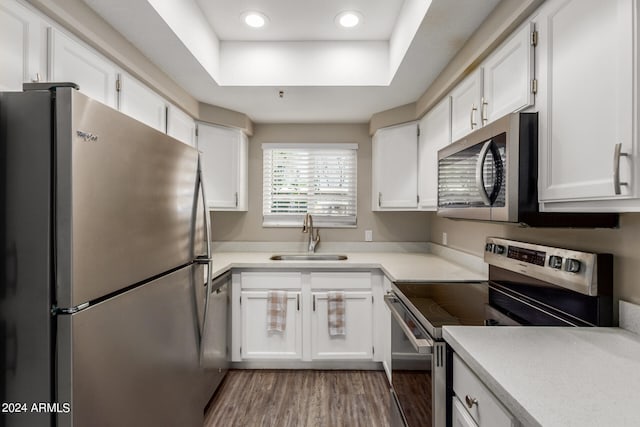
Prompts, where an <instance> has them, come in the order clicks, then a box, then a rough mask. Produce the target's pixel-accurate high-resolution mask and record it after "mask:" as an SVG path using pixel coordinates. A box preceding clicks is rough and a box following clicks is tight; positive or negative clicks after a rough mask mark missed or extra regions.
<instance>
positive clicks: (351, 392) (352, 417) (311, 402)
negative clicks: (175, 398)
mask: <svg viewBox="0 0 640 427" xmlns="http://www.w3.org/2000/svg"><path fill="white" fill-rule="evenodd" d="M389 399H390V396H389V386H388V383H387V378H386V375H385V373H384V372H383V371H308V370H305V371H274V370H232V371H229V373H228V374H227V376H226V378H225V380H224V382H223V383H222V384H221V386H220V388H219V389H218V392H217V393H216V395H215V396H214V398H213V400H212V401H211V403H210V404H209V407H208V408H207V412H206V414H205V422H204V427H220V426H225V427H226V426H261V427H267V426H273V427H275V426H277V427H280V426H283V427H284V426H292V427H299V426H300V427H302V426H309V427H325V426H326V427H341V426H344V427H347V426H348V427H357V426H363V427H365V426H366V427H373V426H381V427H382V426H388V425H389V402H390V400H389Z"/></svg>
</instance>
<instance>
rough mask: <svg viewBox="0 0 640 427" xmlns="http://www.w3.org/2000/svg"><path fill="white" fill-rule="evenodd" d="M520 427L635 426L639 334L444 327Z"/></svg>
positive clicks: (639, 418) (639, 413) (639, 416)
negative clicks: (521, 426) (522, 425)
mask: <svg viewBox="0 0 640 427" xmlns="http://www.w3.org/2000/svg"><path fill="white" fill-rule="evenodd" d="M443 336H444V339H445V340H446V341H447V343H449V345H451V347H453V349H454V351H455V352H456V353H458V355H459V356H460V357H461V358H462V360H464V361H465V362H466V363H467V365H469V367H470V368H471V369H472V370H473V371H474V372H475V373H476V375H478V377H479V378H480V379H481V380H482V381H483V382H484V383H485V385H487V387H488V388H489V389H490V390H491V391H492V392H493V393H494V394H495V396H496V397H497V398H498V399H499V400H500V401H501V402H502V403H503V404H504V405H505V406H506V407H507V409H509V411H511V413H513V415H515V416H516V417H517V418H518V419H519V420H520V421H521V422H522V423H523V424H524V425H525V426H545V427H553V426H562V427H568V426H580V427H588V426H594V427H596V426H597V427H603V426H607V427H608V426H616V427H622V426H640V400H639V396H640V336H638V335H636V334H633V333H631V332H628V331H626V330H624V329H619V328H561V327H557V328H556V327H530V326H529V327H520V326H515V327H510V326H498V327H467V326H445V327H444V329H443Z"/></svg>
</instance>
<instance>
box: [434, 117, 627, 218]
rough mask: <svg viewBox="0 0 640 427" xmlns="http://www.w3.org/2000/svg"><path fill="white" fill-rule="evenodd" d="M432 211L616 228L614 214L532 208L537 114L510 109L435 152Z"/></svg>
mask: <svg viewBox="0 0 640 427" xmlns="http://www.w3.org/2000/svg"><path fill="white" fill-rule="evenodd" d="M438 215H439V216H443V217H447V218H459V219H471V220H480V221H498V222H510V223H518V224H521V225H528V226H532V227H574V228H578V227H584V228H593V227H608V228H615V227H618V226H619V215H618V214H617V213H574V212H556V213H549V212H539V211H538V113H513V114H509V115H507V116H504V117H502V118H501V119H498V120H496V121H495V122H493V123H490V124H488V125H487V126H484V127H482V128H480V129H478V130H476V131H474V132H472V133H470V134H469V135H467V136H466V137H464V138H462V139H460V140H458V141H456V142H454V143H452V144H451V145H449V146H447V147H445V148H443V149H441V150H440V151H438Z"/></svg>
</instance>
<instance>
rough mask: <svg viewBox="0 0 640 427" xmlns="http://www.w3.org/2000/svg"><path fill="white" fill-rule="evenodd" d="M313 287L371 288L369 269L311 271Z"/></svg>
mask: <svg viewBox="0 0 640 427" xmlns="http://www.w3.org/2000/svg"><path fill="white" fill-rule="evenodd" d="M310 276H311V289H371V273H370V272H368V271H362V272H353V273H346V272H345V273H342V272H318V273H311V274H310Z"/></svg>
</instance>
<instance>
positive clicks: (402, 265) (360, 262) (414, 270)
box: [212, 252, 487, 282]
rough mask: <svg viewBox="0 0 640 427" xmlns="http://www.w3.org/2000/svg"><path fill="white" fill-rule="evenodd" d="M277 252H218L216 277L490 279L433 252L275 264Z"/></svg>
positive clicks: (355, 254) (356, 254) (354, 254)
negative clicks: (292, 274)
mask: <svg viewBox="0 0 640 427" xmlns="http://www.w3.org/2000/svg"><path fill="white" fill-rule="evenodd" d="M272 254H273V252H218V253H215V254H214V255H213V257H212V259H213V275H214V277H215V276H217V275H219V274H222V273H224V272H226V271H228V270H229V269H232V268H259V269H277V268H314V269H336V268H337V269H339V268H345V269H357V268H366V269H370V268H379V269H381V270H382V271H383V272H384V273H385V275H386V276H387V277H388V278H389V279H390V280H391V281H393V282H447V281H479V280H487V273H486V271H480V270H477V269H473V268H470V267H469V266H466V265H463V264H457V263H455V262H452V261H450V260H448V259H445V258H444V257H442V256H439V255H435V254H431V253H395V252H340V254H344V255H347V257H348V259H347V260H345V261H272V260H270V259H269V257H270V256H271V255H272Z"/></svg>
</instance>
